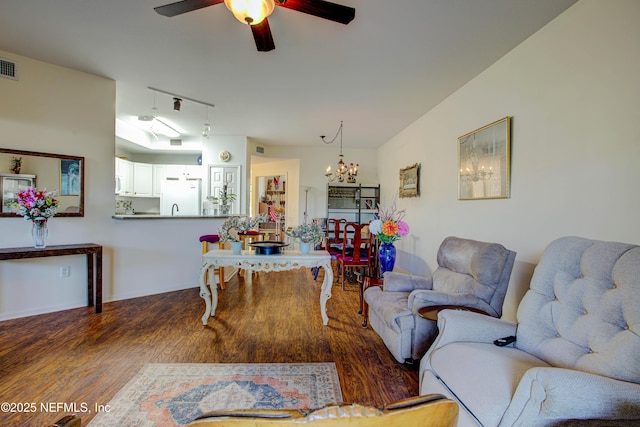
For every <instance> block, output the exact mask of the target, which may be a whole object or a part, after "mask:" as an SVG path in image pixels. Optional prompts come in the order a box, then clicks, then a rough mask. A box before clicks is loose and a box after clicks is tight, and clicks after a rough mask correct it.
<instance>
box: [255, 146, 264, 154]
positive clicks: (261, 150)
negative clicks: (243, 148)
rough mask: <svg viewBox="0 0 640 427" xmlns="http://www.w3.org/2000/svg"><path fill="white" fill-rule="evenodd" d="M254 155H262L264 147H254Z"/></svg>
mask: <svg viewBox="0 0 640 427" xmlns="http://www.w3.org/2000/svg"><path fill="white" fill-rule="evenodd" d="M256 153H260V154H264V147H260V146H256Z"/></svg>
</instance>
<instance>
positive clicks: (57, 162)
mask: <svg viewBox="0 0 640 427" xmlns="http://www.w3.org/2000/svg"><path fill="white" fill-rule="evenodd" d="M17 160H19V161H17ZM25 186H35V187H36V188H37V189H38V190H44V189H47V190H55V191H56V192H57V193H58V196H57V197H56V198H57V199H58V200H59V201H60V205H59V206H58V212H57V213H56V216H84V157H78V156H67V155H64V154H50V153H37V152H34V151H22V150H10V149H6V148H0V207H1V212H0V217H12V218H21V217H20V216H18V215H17V214H16V213H15V212H14V210H13V208H12V207H11V204H12V203H14V202H15V201H16V199H15V197H16V193H17V191H19V190H20V189H22V188H24V187H25Z"/></svg>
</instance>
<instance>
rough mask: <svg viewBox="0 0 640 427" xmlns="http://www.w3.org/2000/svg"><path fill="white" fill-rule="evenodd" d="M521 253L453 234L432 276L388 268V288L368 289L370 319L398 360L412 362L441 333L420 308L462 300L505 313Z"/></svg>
mask: <svg viewBox="0 0 640 427" xmlns="http://www.w3.org/2000/svg"><path fill="white" fill-rule="evenodd" d="M515 257H516V253H515V252H513V251H510V250H508V249H506V248H505V247H504V246H502V245H500V244H498V243H487V242H479V241H475V240H468V239H461V238H458V237H447V238H446V239H445V240H444V241H443V242H442V244H441V245H440V248H439V250H438V268H437V269H436V270H435V271H434V272H433V275H432V276H431V277H429V278H424V277H419V276H412V275H407V274H402V273H395V272H385V273H384V280H383V285H382V288H380V287H379V286H375V287H370V288H368V289H367V290H366V291H365V293H364V299H365V301H366V303H367V304H368V305H369V313H368V322H369V324H370V325H371V327H372V328H373V330H374V331H376V332H377V333H378V335H380V337H381V338H382V340H383V341H384V343H385V345H386V346H387V348H388V349H389V351H391V353H392V354H393V356H394V357H395V359H396V360H397V361H398V362H400V363H404V362H408V363H412V362H413V361H415V360H418V359H420V358H421V357H422V356H423V355H424V353H425V352H426V351H427V350H428V348H429V346H430V345H431V343H433V340H434V339H435V338H436V335H437V334H438V328H437V325H436V322H435V321H433V320H427V319H425V318H422V317H421V316H419V315H418V310H420V309H421V308H423V307H430V306H456V307H460V308H469V309H472V310H474V311H481V312H484V313H486V314H488V315H490V316H494V317H500V316H501V315H502V303H503V302H504V297H505V294H506V293H507V287H508V285H509V279H510V277H511V270H512V269H513V262H514V260H515Z"/></svg>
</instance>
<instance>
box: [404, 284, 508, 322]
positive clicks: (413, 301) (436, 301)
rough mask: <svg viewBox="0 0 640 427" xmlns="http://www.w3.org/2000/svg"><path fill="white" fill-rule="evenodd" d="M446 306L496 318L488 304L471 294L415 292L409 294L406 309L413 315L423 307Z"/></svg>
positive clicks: (420, 290)
mask: <svg viewBox="0 0 640 427" xmlns="http://www.w3.org/2000/svg"><path fill="white" fill-rule="evenodd" d="M436 305H447V306H449V305H450V306H457V307H468V308H475V309H478V310H480V311H483V312H485V313H487V314H489V315H491V316H494V317H498V313H496V311H495V310H494V309H493V307H491V306H490V305H489V304H487V303H486V302H484V301H483V300H481V299H480V298H478V297H477V296H475V295H472V294H450V293H447V292H439V291H432V290H423V289H419V290H415V291H413V292H411V294H409V300H408V307H409V309H410V310H411V311H413V313H414V314H418V310H420V309H421V308H424V307H433V306H436Z"/></svg>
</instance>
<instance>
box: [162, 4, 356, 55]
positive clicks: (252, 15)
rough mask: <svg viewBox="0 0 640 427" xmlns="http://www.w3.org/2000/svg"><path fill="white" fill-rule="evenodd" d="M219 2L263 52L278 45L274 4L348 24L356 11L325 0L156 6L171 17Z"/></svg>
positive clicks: (163, 13) (164, 14)
mask: <svg viewBox="0 0 640 427" xmlns="http://www.w3.org/2000/svg"><path fill="white" fill-rule="evenodd" d="M220 3H224V4H225V5H226V6H227V8H228V9H229V10H230V11H231V12H233V15H234V16H235V17H236V18H237V19H238V20H239V21H240V22H242V23H245V24H249V26H250V27H251V32H252V33H253V39H254V40H255V42H256V47H257V48H258V51H260V52H268V51H270V50H273V49H275V48H276V45H275V44H274V43H273V37H272V35H271V29H270V28H269V21H268V20H267V17H268V16H269V15H270V14H271V12H273V9H274V8H275V6H281V7H286V8H287V9H292V10H297V11H298V12H302V13H306V14H309V15H313V16H317V17H319V18H323V19H328V20H330V21H335V22H339V23H341V24H345V25H346V24H348V23H349V22H351V21H352V20H353V18H354V17H355V15H356V10H355V9H354V8H352V7H348V6H343V5H341V4H336V3H330V2H328V1H324V0H182V1H178V2H175V3H170V4H166V5H164V6H158V7H155V8H154V10H155V11H156V12H157V13H159V14H160V15H163V16H168V17H171V16H176V15H181V14H183V13H187V12H191V11H193V10H198V9H202V8H204V7H208V6H213V5H216V4H220Z"/></svg>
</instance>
